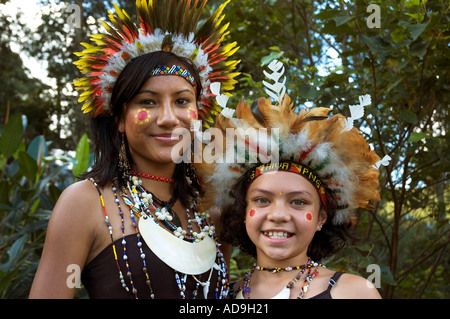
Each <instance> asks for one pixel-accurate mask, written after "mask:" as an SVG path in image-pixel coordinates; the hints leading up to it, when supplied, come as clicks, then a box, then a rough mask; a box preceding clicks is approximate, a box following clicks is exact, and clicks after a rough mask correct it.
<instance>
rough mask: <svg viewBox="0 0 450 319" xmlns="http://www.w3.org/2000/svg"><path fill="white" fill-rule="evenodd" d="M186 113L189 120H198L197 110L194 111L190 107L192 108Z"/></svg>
mask: <svg viewBox="0 0 450 319" xmlns="http://www.w3.org/2000/svg"><path fill="white" fill-rule="evenodd" d="M186 112H187V115H188V118H189V119H191V120H196V119H198V113H197V110H196V109H194V108H193V107H191V106H190V107H189V108H188V109H187V110H186Z"/></svg>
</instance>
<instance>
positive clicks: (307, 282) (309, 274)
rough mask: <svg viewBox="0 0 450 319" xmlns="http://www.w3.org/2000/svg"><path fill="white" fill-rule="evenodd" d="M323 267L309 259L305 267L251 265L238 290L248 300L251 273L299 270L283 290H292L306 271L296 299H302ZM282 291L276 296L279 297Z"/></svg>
mask: <svg viewBox="0 0 450 319" xmlns="http://www.w3.org/2000/svg"><path fill="white" fill-rule="evenodd" d="M321 266H322V267H324V266H323V265H322V263H321V262H314V261H312V260H311V259H310V258H308V262H307V263H306V264H305V265H301V266H296V267H286V268H282V267H275V268H269V267H261V266H257V265H256V264H254V265H253V267H252V269H251V270H250V271H249V272H248V273H247V274H246V275H245V277H244V279H243V280H242V282H241V285H240V288H239V290H242V293H243V297H244V298H246V299H250V292H251V288H250V282H251V277H252V274H253V272H255V270H257V271H268V272H271V273H277V272H281V271H293V270H299V269H300V272H299V273H298V274H297V276H295V278H293V279H292V280H291V281H290V282H289V283H288V284H287V285H286V286H285V287H284V288H283V290H285V289H292V288H293V287H294V285H295V284H296V283H297V282H299V281H300V279H301V277H302V276H303V274H304V273H305V271H306V270H308V272H307V274H306V277H305V279H304V281H303V284H302V286H301V288H300V294H299V295H298V297H297V299H303V297H304V295H305V293H306V292H307V291H308V288H309V286H310V284H311V281H312V279H313V278H314V277H315V276H317V275H318V274H319V271H318V269H319V267H321ZM313 267H315V269H314V271H312V272H311V269H312V268H313ZM283 290H282V291H281V292H280V293H279V294H278V295H280V294H281V293H282V292H283ZM286 295H287V296H289V294H286Z"/></svg>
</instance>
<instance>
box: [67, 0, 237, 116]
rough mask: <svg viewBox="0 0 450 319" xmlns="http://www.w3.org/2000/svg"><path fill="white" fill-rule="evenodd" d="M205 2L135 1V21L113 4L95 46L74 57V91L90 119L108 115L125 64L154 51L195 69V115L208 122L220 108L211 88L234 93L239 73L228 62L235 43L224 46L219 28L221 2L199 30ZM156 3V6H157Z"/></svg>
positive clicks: (224, 32)
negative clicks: (77, 74) (182, 60)
mask: <svg viewBox="0 0 450 319" xmlns="http://www.w3.org/2000/svg"><path fill="white" fill-rule="evenodd" d="M206 2H207V0H195V1H191V0H167V1H166V0H164V1H162V2H161V1H152V0H148V2H147V0H137V1H136V9H137V19H138V21H137V23H135V22H133V21H132V20H131V18H130V16H129V15H128V14H127V13H126V12H125V11H124V10H122V9H120V8H119V7H118V6H117V5H116V4H114V7H115V11H116V12H115V13H113V12H110V11H108V12H109V20H110V22H105V21H102V25H103V27H104V28H105V29H106V32H105V33H103V34H94V35H92V36H91V40H92V41H93V42H94V44H89V43H82V45H83V46H84V47H85V49H84V50H83V51H82V52H78V53H75V54H76V55H77V56H79V57H80V59H79V60H78V61H76V62H74V64H75V65H76V66H77V67H78V68H79V69H80V71H81V72H82V73H83V74H84V77H82V78H80V79H79V80H77V81H75V82H74V84H75V87H76V89H78V90H82V91H84V92H83V93H81V95H80V98H79V102H83V103H84V105H83V107H82V110H83V112H84V113H89V114H90V115H91V116H92V117H96V116H98V115H109V107H110V105H109V104H110V98H111V92H112V89H113V87H114V84H115V83H116V80H117V77H118V76H119V74H120V72H121V71H122V69H123V68H124V67H125V65H126V64H127V63H128V62H129V61H130V60H131V59H133V58H135V57H138V56H141V55H144V54H146V53H149V52H154V51H171V52H173V53H174V54H176V55H178V56H182V57H185V58H188V59H190V60H191V61H192V62H193V63H194V64H195V65H196V67H197V68H198V70H199V73H200V78H201V79H200V80H201V83H202V97H203V98H202V100H201V101H199V102H200V103H199V104H200V106H199V116H200V118H201V119H203V120H204V121H206V122H207V123H212V122H213V118H212V117H211V114H212V113H214V112H216V113H218V112H220V107H219V106H218V105H217V103H216V102H215V101H214V100H213V99H212V98H211V94H210V85H211V83H213V82H220V83H221V87H222V90H224V91H229V90H232V89H233V87H234V84H235V83H236V80H234V77H236V76H237V75H238V74H239V73H236V72H233V70H234V69H235V68H236V65H237V64H238V63H239V61H230V57H231V56H232V55H233V54H234V53H235V52H236V51H237V49H238V47H237V45H236V42H233V43H229V44H224V43H222V42H223V40H224V38H225V36H226V35H227V34H228V33H229V32H228V31H227V28H228V24H223V19H224V15H223V13H222V12H223V9H224V7H225V6H226V4H227V3H228V2H229V1H227V2H225V3H223V4H222V5H220V6H219V7H218V9H217V10H216V11H215V12H214V13H213V14H212V15H211V16H210V17H209V18H208V19H207V20H206V21H205V22H204V23H203V24H202V25H201V26H200V27H197V25H198V22H199V20H200V15H201V13H202V11H203V8H204V6H205V4H206ZM158 3H159V5H158Z"/></svg>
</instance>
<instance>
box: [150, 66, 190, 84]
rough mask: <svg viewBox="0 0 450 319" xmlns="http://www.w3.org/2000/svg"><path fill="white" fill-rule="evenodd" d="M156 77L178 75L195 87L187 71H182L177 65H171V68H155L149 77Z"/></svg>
mask: <svg viewBox="0 0 450 319" xmlns="http://www.w3.org/2000/svg"><path fill="white" fill-rule="evenodd" d="M156 75H178V76H180V77H182V78H183V79H185V80H186V81H188V82H189V83H190V84H191V85H192V86H193V87H195V79H194V77H193V76H192V75H191V73H189V71H188V70H186V69H183V67H181V66H178V65H172V66H166V65H165V66H161V67H159V68H155V69H153V70H152V71H151V72H150V75H149V77H150V76H156Z"/></svg>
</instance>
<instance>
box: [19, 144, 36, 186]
mask: <svg viewBox="0 0 450 319" xmlns="http://www.w3.org/2000/svg"><path fill="white" fill-rule="evenodd" d="M18 159H19V171H20V173H21V174H22V175H23V176H25V177H26V178H27V179H28V180H29V181H30V183H32V182H33V181H34V180H35V179H36V174H37V171H38V166H37V163H36V161H35V160H34V158H32V157H31V156H30V155H28V153H27V152H24V151H20V152H19V158H18Z"/></svg>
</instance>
